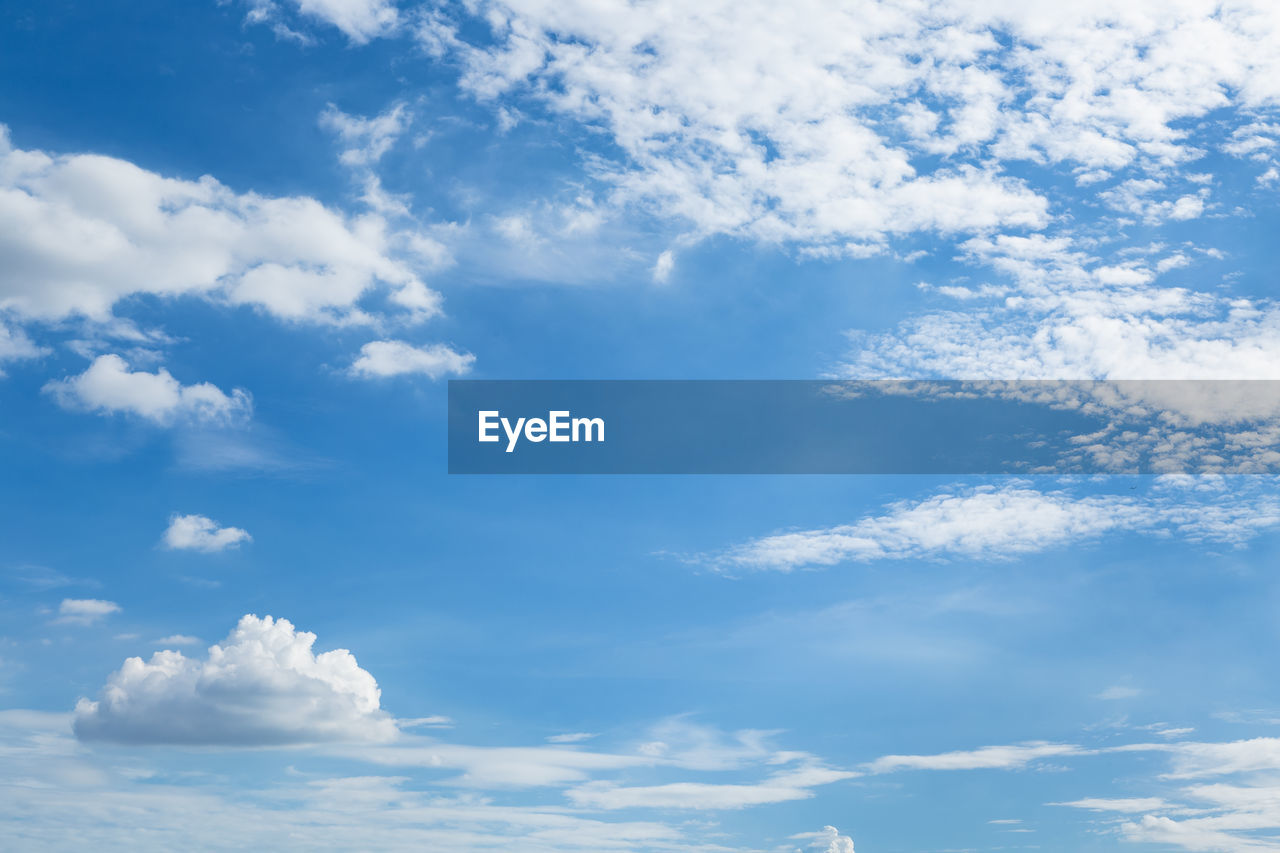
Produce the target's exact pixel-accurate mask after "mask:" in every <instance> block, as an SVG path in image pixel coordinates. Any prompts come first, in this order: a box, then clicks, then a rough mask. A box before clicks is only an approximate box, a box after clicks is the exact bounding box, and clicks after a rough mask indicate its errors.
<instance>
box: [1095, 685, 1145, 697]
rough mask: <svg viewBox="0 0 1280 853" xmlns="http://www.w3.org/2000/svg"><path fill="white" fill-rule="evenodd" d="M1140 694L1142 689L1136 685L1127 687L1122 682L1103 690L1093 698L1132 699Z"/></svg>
mask: <svg viewBox="0 0 1280 853" xmlns="http://www.w3.org/2000/svg"><path fill="white" fill-rule="evenodd" d="M1141 695H1142V691H1141V690H1139V689H1138V688H1136V687H1127V686H1125V685H1123V684H1115V685H1112V686H1111V687H1108V688H1107V689H1106V690H1103V691H1102V692H1101V693H1099V694H1098V695H1097V696H1096V697H1095V698H1097V699H1103V700H1108V701H1109V700H1118V699H1133V698H1136V697H1138V696H1141Z"/></svg>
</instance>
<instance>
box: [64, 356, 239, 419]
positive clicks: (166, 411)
mask: <svg viewBox="0 0 1280 853" xmlns="http://www.w3.org/2000/svg"><path fill="white" fill-rule="evenodd" d="M44 391H45V393H47V394H50V395H52V396H53V398H54V399H55V400H57V401H58V403H59V405H61V406H63V407H64V408H67V409H72V410H82V411H89V412H98V413H100V414H108V415H110V414H130V415H134V416H137V417H140V418H142V419H144V420H148V421H151V422H152V423H156V424H161V425H170V424H173V423H175V422H177V421H182V420H185V421H190V422H205V423H210V422H211V423H223V424H225V423H231V422H234V421H237V420H242V419H244V418H246V417H248V415H249V413H250V412H251V410H252V408H253V407H252V403H251V402H250V398H249V395H248V393H247V392H245V391H244V390H242V389H240V388H236V389H234V390H233V391H232V392H231V393H230V394H227V393H225V392H224V391H222V389H220V388H218V387H217V386H216V385H212V384H210V383H208V382H201V383H198V384H194V385H183V384H182V383H180V382H179V381H178V380H177V379H175V378H174V377H173V375H172V374H170V373H169V371H167V370H165V369H164V368H163V367H162V368H160V369H159V370H157V371H156V372H155V373H148V372H147V371H145V370H136V371H135V370H130V369H129V364H128V363H127V362H126V361H125V360H124V359H123V358H121V357H120V356H118V355H114V354H111V355H101V356H98V357H97V358H96V359H94V361H93V363H92V364H91V365H89V367H88V368H87V369H86V370H85V372H84V373H81V374H79V375H77V376H72V377H68V378H67V379H60V380H54V381H51V382H49V383H47V384H46V385H45V386H44Z"/></svg>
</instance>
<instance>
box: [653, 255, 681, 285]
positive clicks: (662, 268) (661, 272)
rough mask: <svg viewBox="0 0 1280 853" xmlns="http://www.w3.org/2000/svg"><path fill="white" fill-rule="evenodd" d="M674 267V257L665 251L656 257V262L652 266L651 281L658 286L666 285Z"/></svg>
mask: <svg viewBox="0 0 1280 853" xmlns="http://www.w3.org/2000/svg"><path fill="white" fill-rule="evenodd" d="M675 266H676V256H675V255H674V254H672V252H671V250H670V249H667V250H666V251H664V252H663V253H662V254H660V255H658V260H657V261H655V262H654V264H653V280H654V281H656V282H657V283H658V284H666V283H667V282H668V281H669V280H670V279H671V271H672V270H673V269H675Z"/></svg>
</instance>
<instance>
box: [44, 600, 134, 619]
mask: <svg viewBox="0 0 1280 853" xmlns="http://www.w3.org/2000/svg"><path fill="white" fill-rule="evenodd" d="M119 612H120V605H118V604H116V603H115V602H114V601H103V600H102V599H100V598H64V599H62V603H61V604H60V605H58V619H57V621H58V622H62V623H65V624H71V625H92V624H93V623H94V622H97V621H98V620H99V619H101V618H103V617H104V616H110V615H111V614H112V613H119Z"/></svg>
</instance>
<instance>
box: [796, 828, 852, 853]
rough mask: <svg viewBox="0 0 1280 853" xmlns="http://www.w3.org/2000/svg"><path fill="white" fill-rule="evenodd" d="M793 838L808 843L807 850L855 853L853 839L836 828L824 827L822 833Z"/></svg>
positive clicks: (826, 852) (805, 833) (810, 833)
mask: <svg viewBox="0 0 1280 853" xmlns="http://www.w3.org/2000/svg"><path fill="white" fill-rule="evenodd" d="M791 837H792V838H794V839H797V840H800V841H808V842H809V845H808V846H807V847H806V849H807V850H816V851H818V853H854V850H853V839H852V838H850V837H849V836H847V835H841V834H840V830H838V829H836V828H835V827H834V826H824V827H823V828H822V831H821V832H802V833H800V834H799V835H793V836H791Z"/></svg>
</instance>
